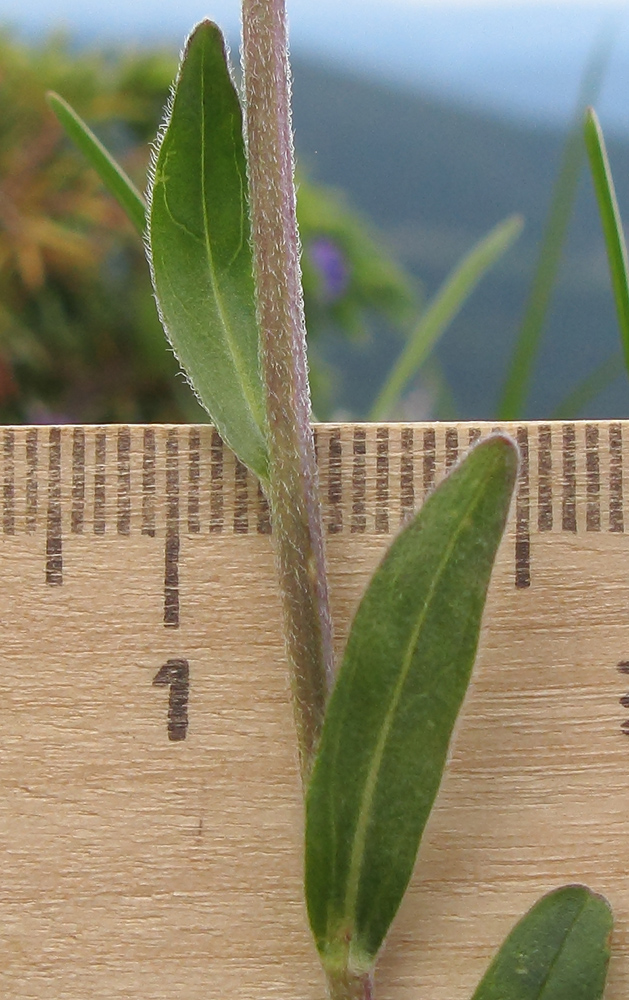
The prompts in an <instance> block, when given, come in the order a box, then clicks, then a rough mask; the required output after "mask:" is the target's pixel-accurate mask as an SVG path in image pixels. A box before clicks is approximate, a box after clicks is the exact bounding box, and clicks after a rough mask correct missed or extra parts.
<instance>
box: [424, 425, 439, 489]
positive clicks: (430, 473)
mask: <svg viewBox="0 0 629 1000" xmlns="http://www.w3.org/2000/svg"><path fill="white" fill-rule="evenodd" d="M436 459H437V436H436V434H435V431H434V428H433V427H429V428H428V429H427V430H425V431H424V463H423V465H424V467H423V473H424V476H423V488H424V497H426V496H427V495H428V494H429V493H430V491H431V490H432V489H433V488H434V485H435V465H436Z"/></svg>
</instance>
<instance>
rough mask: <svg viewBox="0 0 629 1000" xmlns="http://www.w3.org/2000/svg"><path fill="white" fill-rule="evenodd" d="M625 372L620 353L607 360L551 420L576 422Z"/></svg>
mask: <svg viewBox="0 0 629 1000" xmlns="http://www.w3.org/2000/svg"><path fill="white" fill-rule="evenodd" d="M623 371H624V367H623V355H622V354H621V353H620V352H618V353H617V354H614V355H613V356H612V357H611V358H607V360H606V361H604V362H603V364H602V365H599V366H598V368H595V369H594V371H593V372H591V373H590V374H589V375H587V376H586V377H585V378H584V379H583V380H582V381H581V382H579V383H578V384H577V385H576V386H575V387H574V389H572V391H571V392H569V393H568V395H567V396H565V397H564V399H562V401H561V403H559V405H558V406H556V407H555V409H554V410H553V411H552V413H551V414H550V418H549V419H550V420H575V419H576V418H577V417H578V416H579V414H580V413H581V411H582V410H583V409H584V407H585V406H587V404H588V403H590V402H591V401H592V400H593V399H596V397H597V396H598V395H599V393H601V392H602V391H603V389H606V388H607V386H608V385H610V383H611V382H613V381H614V379H616V378H618V376H619V375H620V374H621V373H622V372H623Z"/></svg>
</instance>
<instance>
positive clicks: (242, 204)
mask: <svg viewBox="0 0 629 1000" xmlns="http://www.w3.org/2000/svg"><path fill="white" fill-rule="evenodd" d="M152 174H153V176H152V182H151V185H150V190H149V202H150V212H149V257H150V264H151V272H152V277H153V285H154V288H155V293H156V297H157V303H158V306H159V310H160V315H161V319H162V323H163V325H164V329H165V330H166V333H167V336H168V339H169V340H170V342H171V344H172V347H173V349H174V351H175V354H176V355H177V358H178V359H179V361H180V362H181V364H182V366H183V368H184V369H185V371H186V373H187V375H188V377H189V379H190V382H191V383H192V386H193V388H194V389H195V391H196V393H197V395H198V396H199V398H200V400H201V402H202V403H203V405H204V406H205V407H206V409H207V410H208V412H209V414H210V416H211V417H212V420H213V421H214V423H215V425H216V427H217V429H218V430H219V432H220V434H221V436H222V437H223V439H224V440H225V441H226V442H227V443H228V444H229V445H230V447H231V448H232V449H233V450H234V451H235V452H236V454H237V455H238V457H239V458H240V459H241V461H242V462H244V463H245V465H248V466H249V468H251V469H252V470H253V471H254V472H255V473H256V475H257V476H258V477H259V478H260V479H262V480H263V481H264V480H266V479H267V478H268V471H267V447H266V435H265V403H264V389H263V384H262V378H261V374H260V365H259V358H258V339H259V338H258V326H257V321H256V312H255V295H254V282H253V269H252V258H251V247H250V243H249V237H250V223H249V210H248V186H247V170H246V159H245V148H244V140H243V133H242V112H241V107H240V101H239V99H238V94H237V93H236V90H235V87H234V84H233V81H232V78H231V74H230V70H229V65H228V62H227V53H226V49H225V43H224V40H223V36H222V35H221V33H220V31H219V29H218V28H217V27H216V25H215V24H213V23H212V22H211V21H202V22H201V23H200V24H199V25H197V27H196V28H195V29H194V31H193V32H192V34H191V35H190V37H189V39H188V42H187V44H186V47H185V50H184V54H183V59H182V62H181V65H180V67H179V73H178V76H177V80H176V83H175V88H174V92H173V97H172V101H171V107H170V110H169V114H168V117H167V120H166V122H165V125H164V128H163V131H162V135H161V140H160V143H159V150H158V152H157V156H156V159H155V162H154V165H153V171H152Z"/></svg>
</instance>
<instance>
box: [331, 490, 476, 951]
mask: <svg viewBox="0 0 629 1000" xmlns="http://www.w3.org/2000/svg"><path fill="white" fill-rule="evenodd" d="M483 492H484V483H481V484H480V487H479V489H478V492H477V494H476V495H475V496H474V499H473V500H472V502H471V503H470V504H469V506H468V508H467V510H466V511H465V513H464V515H463V516H462V517H461V521H460V524H459V527H458V529H457V531H456V532H455V534H454V535H453V536H452V538H451V540H450V542H449V544H448V546H447V547H446V551H445V553H444V556H443V558H442V560H441V562H440V563H439V566H438V568H437V572H436V573H435V575H434V577H433V580H432V583H431V585H430V588H429V591H428V594H427V596H426V600H425V601H424V606H423V609H422V611H421V613H420V615H419V618H418V620H417V624H416V626H415V628H414V630H413V633H412V636H411V639H410V640H409V643H408V646H407V652H406V655H405V658H404V662H403V667H402V670H401V671H400V676H399V679H398V682H397V684H396V686H395V689H394V691H393V695H392V698H391V704H390V707H389V708H388V710H387V713H386V715H385V719H384V723H383V726H382V730H381V735H380V737H379V739H378V743H377V745H376V749H375V752H374V755H373V760H372V764H371V766H370V768H369V773H368V776H367V781H366V782H365V791H364V795H363V800H362V804H361V807H360V811H359V814H358V822H357V824H356V833H355V835H354V841H353V845H352V854H351V858H350V865H349V874H348V878H347V890H346V894H345V917H344V921H345V923H344V926H345V927H346V928H350V929H351V932H352V933H353V931H354V917H355V909H356V901H357V899H358V890H359V886H360V877H361V871H362V865H363V861H364V850H365V843H366V840H367V829H368V826H369V818H370V813H371V806H372V803H373V797H374V794H375V790H376V786H377V783H378V777H379V774H380V769H381V766H382V760H383V757H384V752H385V749H386V744H387V742H388V739H389V734H390V731H391V727H392V725H393V718H394V716H395V714H396V712H397V708H398V705H399V702H400V698H401V695H402V690H403V688H404V684H405V682H406V679H407V677H408V674H409V671H410V668H411V664H412V659H413V652H414V649H415V645H416V643H417V640H418V637H419V632H420V630H421V628H422V626H423V624H424V622H425V620H426V617H427V615H428V611H429V609H430V606H431V601H432V598H433V596H434V593H435V590H436V588H437V586H438V584H439V582H440V580H441V577H442V575H443V573H444V571H445V568H446V566H447V564H448V562H449V560H450V557H451V555H452V551H453V549H454V547H455V546H456V543H457V542H458V539H459V537H460V535H461V533H462V531H463V528H464V525H465V524H466V522H467V521H468V519H469V517H470V516H471V514H472V513H473V511H474V509H475V507H476V506H477V504H478V503H479V502H480V500H481V498H482V494H483Z"/></svg>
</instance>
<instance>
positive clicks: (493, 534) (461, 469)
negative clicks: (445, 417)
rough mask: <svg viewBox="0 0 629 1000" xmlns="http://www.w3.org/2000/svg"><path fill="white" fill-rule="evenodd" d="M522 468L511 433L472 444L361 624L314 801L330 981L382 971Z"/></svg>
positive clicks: (394, 559) (370, 595) (314, 856)
mask: <svg viewBox="0 0 629 1000" xmlns="http://www.w3.org/2000/svg"><path fill="white" fill-rule="evenodd" d="M517 465H518V458H517V448H516V446H515V445H514V443H513V442H512V441H511V439H510V438H508V437H506V436H505V435H494V436H492V437H490V438H488V439H487V440H486V441H484V442H482V443H481V444H479V445H477V446H476V447H475V448H473V449H472V451H471V452H470V454H469V455H468V457H467V458H466V459H465V460H464V461H463V462H462V463H461V465H459V466H458V467H457V468H456V469H455V470H454V471H453V472H452V473H451V474H450V476H449V477H448V478H447V479H446V480H445V481H444V482H443V483H442V484H441V486H439V488H438V489H437V490H436V491H435V492H434V493H433V494H432V496H431V497H429V498H428V500H427V501H426V502H425V504H424V506H423V507H422V509H421V511H420V512H419V514H418V515H416V517H415V518H414V519H413V520H412V521H411V523H410V524H409V525H408V526H407V527H406V528H405V529H404V530H403V531H402V532H401V534H400V535H399V536H398V538H397V539H396V540H395V541H394V542H393V544H392V546H391V548H390V549H389V551H388V552H387V554H386V556H385V557H384V560H383V562H382V563H381V565H380V567H379V568H378V569H377V570H376V573H375V574H374V576H373V578H372V580H371V582H370V584H369V586H368V588H367V591H366V593H365V596H364V597H363V599H362V602H361V604H360V606H359V608H358V611H357V613H356V617H355V618H354V622H353V624H352V627H351V631H350V635H349V639H348V642H347V648H346V650H345V655H344V658H343V662H342V665H341V669H340V672H339V676H338V680H337V682H336V687H335V689H334V691H333V693H332V697H331V699H330V703H329V706H328V710H327V713H326V719H325V723H324V727H323V732H322V737H321V743H320V747H319V752H318V755H317V759H316V762H315V767H314V770H313V775H312V779H311V782H310V785H309V788H308V794H307V800H306V810H307V812H306V899H307V904H308V913H309V917H310V923H311V927H312V931H313V934H314V937H315V941H316V944H317V947H318V949H319V952H320V954H321V958H322V961H323V964H324V966H325V967H326V969H327V970H328V973H329V974H331V975H335V974H340V973H341V972H342V970H343V969H349V970H351V971H352V972H354V973H360V972H365V971H368V970H369V969H370V968H371V967H372V966H373V963H374V961H375V956H376V953H377V951H378V949H379V948H380V945H381V944H382V941H383V940H384V937H385V934H386V933H387V930H388V928H389V925H390V923H391V921H392V919H393V917H394V916H395V913H396V911H397V909H398V906H399V904H400V902H401V899H402V896H403V895H404V892H405V889H406V886H407V884H408V881H409V878H410V876H411V873H412V870H413V865H414V863H415V858H416V854H417V849H418V846H419V841H420V838H421V835H422V832H423V830H424V826H425V824H426V821H427V819H428V815H429V813H430V810H431V807H432V804H433V802H434V799H435V796H436V794H437V790H438V788H439V784H440V781H441V776H442V773H443V770H444V767H445V763H446V757H447V753H448V746H449V743H450V738H451V735H452V730H453V727H454V723H455V721H456V718H457V715H458V712H459V709H460V707H461V703H462V701H463V697H464V695H465V692H466V689H467V686H468V683H469V679H470V674H471V670H472V665H473V662H474V657H475V655H476V647H477V643H478V636H479V631H480V625H481V616H482V613H483V606H484V603H485V596H486V592H487V587H488V584H489V578H490V574H491V570H492V566H493V562H494V557H495V554H496V551H497V548H498V545H499V543H500V539H501V538H502V534H503V530H504V526H505V522H506V518H507V514H508V510H509V504H510V501H511V494H512V491H513V487H514V483H515V479H516V473H517Z"/></svg>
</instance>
